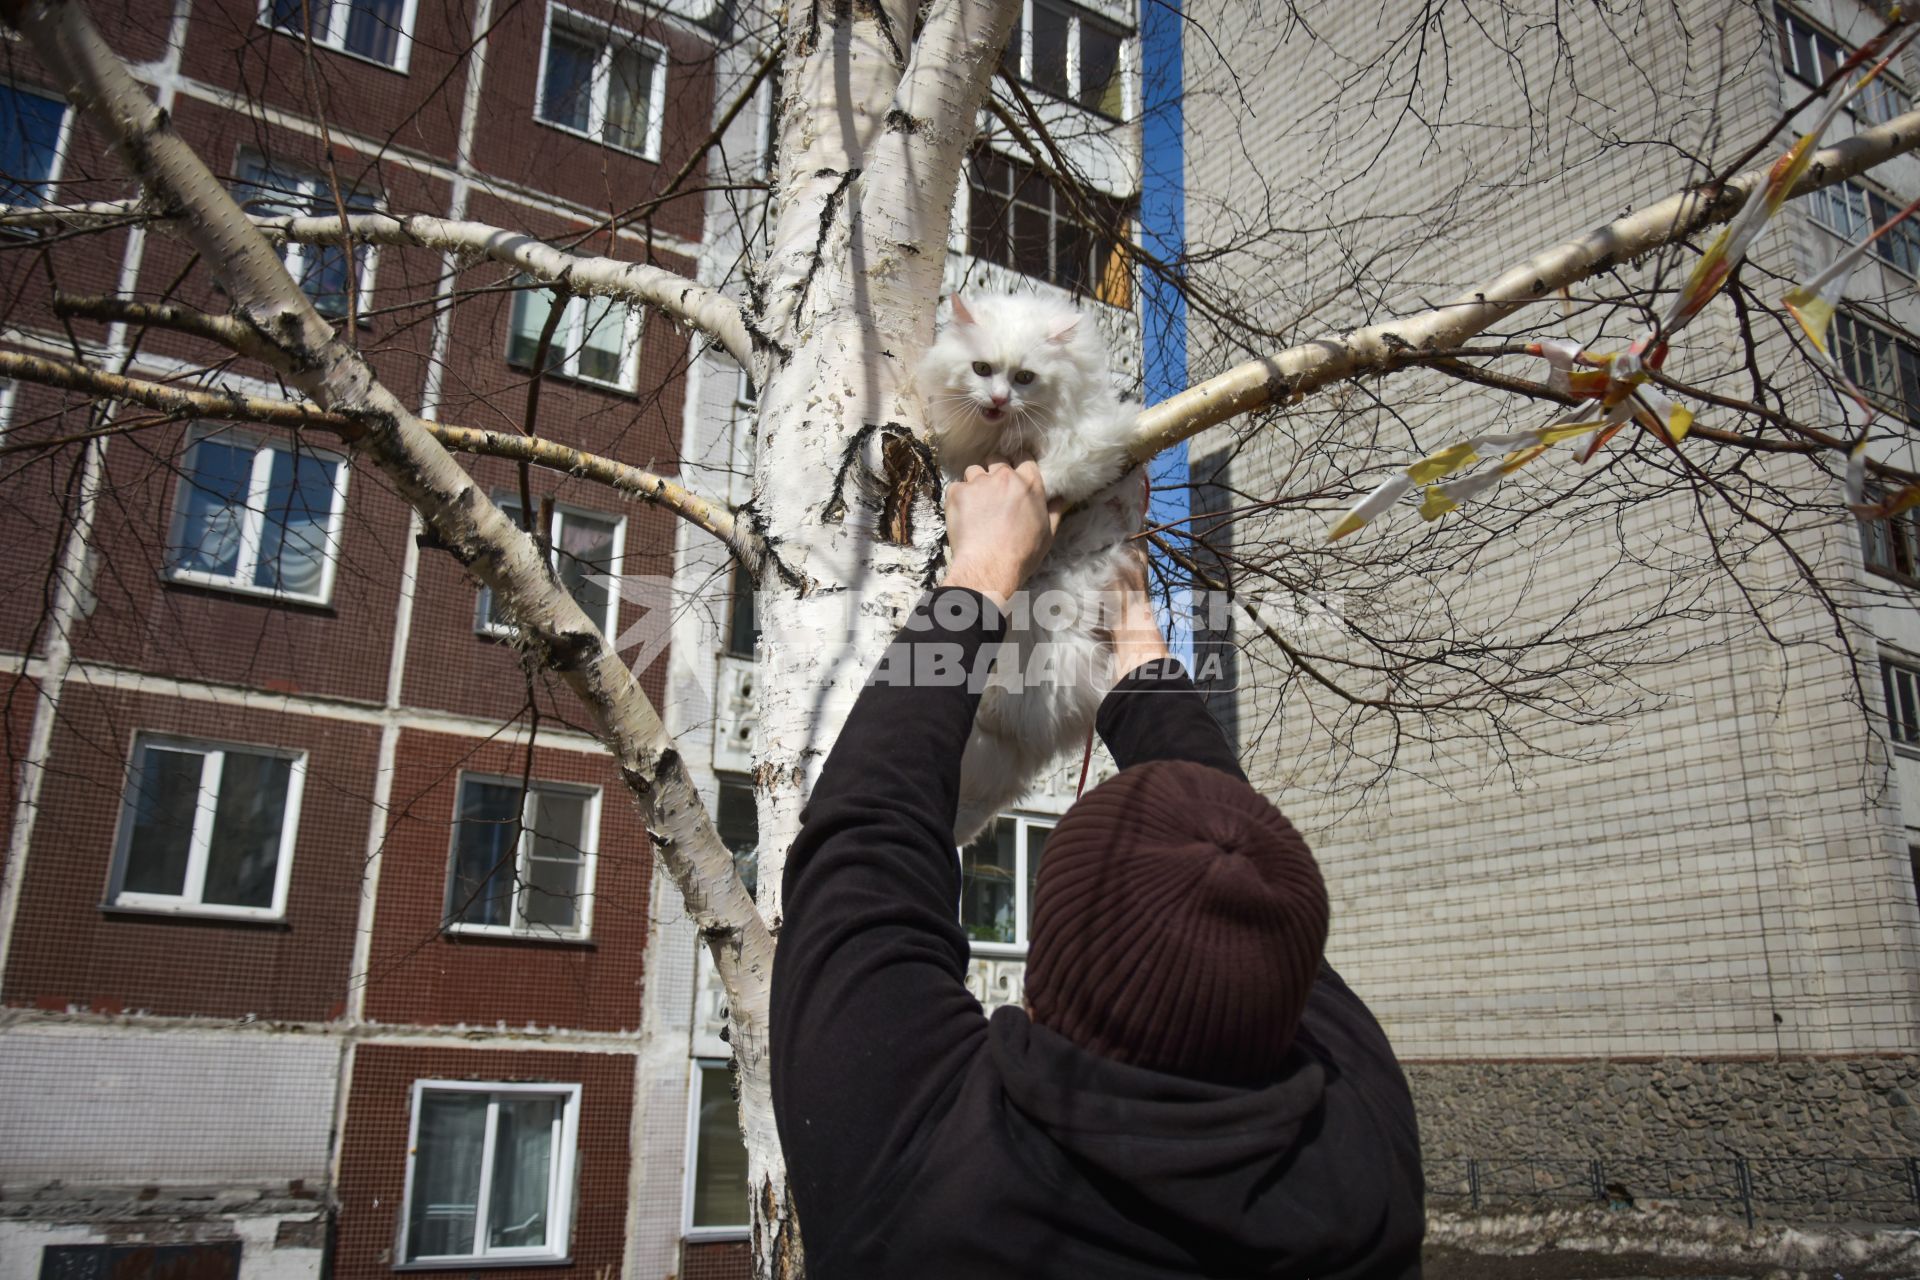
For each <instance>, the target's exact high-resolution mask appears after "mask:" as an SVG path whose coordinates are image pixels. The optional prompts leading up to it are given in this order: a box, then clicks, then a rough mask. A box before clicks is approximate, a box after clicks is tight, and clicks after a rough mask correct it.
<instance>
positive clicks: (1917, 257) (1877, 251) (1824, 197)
mask: <svg viewBox="0 0 1920 1280" xmlns="http://www.w3.org/2000/svg"><path fill="white" fill-rule="evenodd" d="M1849 192H1857V193H1858V194H1859V196H1860V205H1861V209H1862V211H1863V214H1864V217H1865V225H1864V226H1862V227H1859V228H1855V227H1852V226H1847V227H1836V226H1834V225H1833V224H1832V223H1831V222H1828V221H1827V220H1826V219H1825V218H1823V217H1821V216H1820V215H1821V213H1822V212H1824V211H1825V210H1827V209H1828V208H1830V207H1831V205H1832V202H1833V201H1835V200H1839V199H1844V198H1845V194H1846V193H1849ZM1905 207H1906V204H1905V203H1904V202H1902V201H1899V200H1896V199H1894V198H1893V197H1892V196H1890V195H1888V194H1887V193H1886V192H1885V191H1883V190H1881V189H1880V188H1879V187H1875V186H1871V185H1869V184H1867V183H1864V182H1861V181H1860V180H1859V179H1857V178H1843V179H1841V180H1840V181H1839V182H1835V183H1832V184H1830V185H1828V186H1825V187H1822V188H1820V189H1819V190H1818V191H1813V192H1810V193H1808V196H1807V206H1806V212H1807V221H1809V222H1811V223H1812V224H1813V225H1814V226H1816V227H1818V228H1820V229H1821V230H1822V231H1824V232H1826V233H1827V234H1828V235H1830V236H1834V237H1836V238H1838V239H1839V240H1840V241H1841V242H1842V243H1843V244H1846V245H1853V244H1856V243H1858V242H1859V241H1860V240H1861V238H1863V237H1865V236H1867V235H1871V234H1872V233H1873V231H1874V230H1875V229H1876V228H1878V227H1880V226H1881V225H1883V224H1884V223H1886V222H1888V221H1889V220H1891V219H1892V218H1893V216H1894V215H1895V214H1897V213H1899V212H1900V210H1902V209H1904V208H1905ZM1848 212H1849V213H1851V212H1852V206H1851V204H1849V205H1848ZM1848 220H1849V222H1851V218H1849V219H1848ZM1894 245H1904V246H1905V247H1906V250H1907V255H1906V257H1907V261H1906V262H1905V263H1904V264H1903V263H1901V262H1898V261H1896V260H1895V259H1894V258H1893V257H1892V256H1891V251H1892V246H1894ZM1867 256H1868V257H1870V258H1872V259H1873V260H1874V261H1875V262H1878V263H1880V264H1881V265H1883V266H1885V267H1886V268H1887V269H1888V270H1890V271H1896V272H1898V273H1900V274H1901V275H1903V276H1906V277H1907V278H1909V279H1915V280H1920V226H1916V225H1915V223H1914V222H1913V220H1912V219H1908V220H1907V221H1905V222H1903V223H1901V224H1899V225H1898V226H1896V227H1894V228H1893V230H1891V231H1889V232H1888V233H1887V234H1886V235H1885V236H1882V237H1881V238H1880V239H1878V240H1875V241H1874V242H1873V243H1872V244H1870V245H1868V246H1867Z"/></svg>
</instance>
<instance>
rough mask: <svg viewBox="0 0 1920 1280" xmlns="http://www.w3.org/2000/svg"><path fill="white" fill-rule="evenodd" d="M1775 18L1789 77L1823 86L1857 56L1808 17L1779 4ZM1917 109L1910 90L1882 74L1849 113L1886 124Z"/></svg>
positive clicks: (1868, 121) (1865, 121) (1864, 120)
mask: <svg viewBox="0 0 1920 1280" xmlns="http://www.w3.org/2000/svg"><path fill="white" fill-rule="evenodd" d="M1774 15H1775V17H1776V18H1777V19H1778V20H1779V24H1780V61H1781V64H1782V65H1784V66H1785V67H1786V69H1787V74H1788V75H1790V76H1792V77H1793V78H1794V79H1796V80H1799V81H1800V82H1802V83H1803V84H1807V85H1811V86H1819V85H1821V84H1824V83H1826V79H1827V77H1828V76H1830V75H1832V74H1833V73H1834V72H1836V71H1838V70H1839V69H1840V64H1841V63H1843V62H1845V61H1846V60H1847V59H1848V58H1850V57H1852V56H1853V50H1852V49H1849V48H1848V47H1847V46H1846V45H1844V44H1842V43H1840V41H1838V40H1836V39H1834V38H1833V37H1832V36H1830V35H1828V34H1827V33H1826V32H1824V31H1822V30H1820V28H1818V27H1816V26H1814V25H1813V24H1812V23H1810V22H1808V21H1807V20H1806V19H1805V18H1804V17H1802V16H1800V15H1799V14H1797V13H1795V12H1794V11H1793V10H1791V9H1789V8H1787V7H1786V6H1785V5H1778V6H1776V7H1775V8H1774ZM1912 109H1913V98H1912V96H1911V95H1910V94H1908V92H1907V90H1906V87H1905V86H1904V85H1902V84H1901V83H1900V82H1899V80H1897V79H1895V78H1894V77H1893V73H1892V72H1891V71H1882V72H1881V73H1880V74H1879V75H1877V76H1875V77H1874V79H1873V83H1872V84H1870V85H1868V86H1867V87H1866V88H1865V89H1862V90H1861V91H1860V93H1859V94H1858V96H1856V97H1855V98H1854V100H1853V101H1852V102H1850V103H1848V104H1847V111H1848V112H1849V113H1850V114H1851V115H1852V116H1853V117H1854V118H1855V119H1857V120H1859V121H1860V122H1861V123H1862V124H1869V125H1874V124H1885V123H1886V122H1887V121H1889V120H1891V119H1893V118H1894V117H1895V116H1898V115H1905V114H1906V113H1907V112H1909V111H1911V110H1912Z"/></svg>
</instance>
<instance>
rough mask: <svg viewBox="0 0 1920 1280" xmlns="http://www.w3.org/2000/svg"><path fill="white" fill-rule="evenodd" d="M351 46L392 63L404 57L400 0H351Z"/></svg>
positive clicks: (363, 55)
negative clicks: (401, 40)
mask: <svg viewBox="0 0 1920 1280" xmlns="http://www.w3.org/2000/svg"><path fill="white" fill-rule="evenodd" d="M348 5H349V7H348V9H347V48H348V49H349V50H351V51H352V52H354V53H357V54H359V55H360V56H361V57H363V58H372V59H373V60H374V61H375V62H384V63H386V64H387V65H388V66H393V65H394V63H396V62H398V61H399V60H400V0H348Z"/></svg>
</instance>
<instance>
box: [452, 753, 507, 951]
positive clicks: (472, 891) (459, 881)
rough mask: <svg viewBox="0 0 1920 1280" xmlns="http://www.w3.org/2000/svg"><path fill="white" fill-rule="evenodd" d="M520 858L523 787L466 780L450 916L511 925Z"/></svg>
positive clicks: (456, 838)
mask: <svg viewBox="0 0 1920 1280" xmlns="http://www.w3.org/2000/svg"><path fill="white" fill-rule="evenodd" d="M519 856H520V788H518V787H515V786H509V785H507V784H506V783H500V782H476V781H474V780H473V779H467V780H466V781H464V782H462V783H461V784H460V819H459V825H458V829H457V830H456V832H455V835H454V847H453V900H452V902H451V903H450V904H449V905H448V909H447V918H448V919H449V920H455V921H458V922H460V923H462V924H496V925H506V924H511V923H512V922H513V886H514V879H515V876H516V874H517V871H518V868H517V866H516V863H517V862H518V861H519Z"/></svg>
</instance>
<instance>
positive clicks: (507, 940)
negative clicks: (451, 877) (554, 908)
mask: <svg viewBox="0 0 1920 1280" xmlns="http://www.w3.org/2000/svg"><path fill="white" fill-rule="evenodd" d="M440 933H441V935H442V936H443V937H445V938H446V940H447V941H449V942H458V943H468V942H478V943H481V944H482V945H492V946H509V947H514V946H526V945H529V944H531V945H533V946H536V947H568V948H577V949H580V950H584V951H593V950H595V949H597V948H598V947H599V945H600V944H599V943H598V942H596V941H595V940H594V938H593V936H592V935H591V934H581V935H579V936H578V937H571V936H569V935H567V934H563V933H516V932H514V931H513V930H511V929H501V928H496V927H494V926H491V925H473V924H449V925H443V926H441V929H440Z"/></svg>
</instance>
